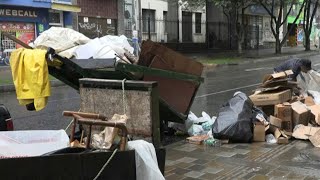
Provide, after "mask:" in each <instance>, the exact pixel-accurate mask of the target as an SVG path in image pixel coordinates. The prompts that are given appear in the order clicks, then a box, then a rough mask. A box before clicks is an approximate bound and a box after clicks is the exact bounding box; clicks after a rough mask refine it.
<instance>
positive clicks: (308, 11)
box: [303, 0, 319, 51]
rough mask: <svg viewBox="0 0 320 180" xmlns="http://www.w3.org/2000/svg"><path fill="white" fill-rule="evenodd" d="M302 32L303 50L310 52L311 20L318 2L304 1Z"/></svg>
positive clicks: (317, 0)
mask: <svg viewBox="0 0 320 180" xmlns="http://www.w3.org/2000/svg"><path fill="white" fill-rule="evenodd" d="M304 3H305V8H304V15H303V31H304V37H305V50H306V51H310V34H311V30H312V25H313V19H314V16H315V14H316V12H317V9H318V6H319V0H304Z"/></svg>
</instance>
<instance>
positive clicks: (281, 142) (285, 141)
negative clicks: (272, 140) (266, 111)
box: [277, 137, 289, 144]
mask: <svg viewBox="0 0 320 180" xmlns="http://www.w3.org/2000/svg"><path fill="white" fill-rule="evenodd" d="M277 143H278V144H288V143H289V139H288V138H286V137H279V138H278V139H277Z"/></svg>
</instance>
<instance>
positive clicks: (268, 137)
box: [266, 134, 277, 144]
mask: <svg viewBox="0 0 320 180" xmlns="http://www.w3.org/2000/svg"><path fill="white" fill-rule="evenodd" d="M266 142H267V143H269V144H276V143H277V140H276V138H275V137H274V136H273V134H267V135H266Z"/></svg>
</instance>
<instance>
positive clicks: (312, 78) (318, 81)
mask: <svg viewBox="0 0 320 180" xmlns="http://www.w3.org/2000/svg"><path fill="white" fill-rule="evenodd" d="M297 82H298V86H299V87H300V88H301V89H302V90H303V91H304V93H305V94H306V93H307V91H309V90H311V91H320V73H318V72H316V71H314V70H310V71H309V72H308V73H303V72H301V74H300V75H299V76H298V77H297Z"/></svg>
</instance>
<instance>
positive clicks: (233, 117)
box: [212, 92, 254, 143]
mask: <svg viewBox="0 0 320 180" xmlns="http://www.w3.org/2000/svg"><path fill="white" fill-rule="evenodd" d="M253 117H254V113H253V103H252V101H251V100H250V99H249V98H248V97H247V96H246V95H245V94H244V93H242V92H237V93H236V94H235V95H234V97H233V98H231V99H230V100H229V101H228V102H227V103H226V104H224V105H223V106H222V107H221V108H220V110H219V114H218V117H217V119H216V121H215V122H214V124H213V127H212V133H213V136H214V138H217V139H228V140H229V142H243V143H248V142H251V141H252V139H253V125H252V122H253Z"/></svg>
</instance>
